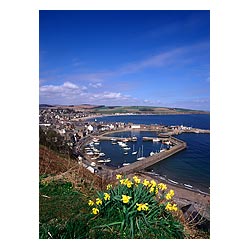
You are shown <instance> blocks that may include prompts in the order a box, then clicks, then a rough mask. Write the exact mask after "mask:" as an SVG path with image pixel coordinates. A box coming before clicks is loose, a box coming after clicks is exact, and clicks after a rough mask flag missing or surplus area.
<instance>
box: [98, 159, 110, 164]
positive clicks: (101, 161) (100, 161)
mask: <svg viewBox="0 0 250 250" xmlns="http://www.w3.org/2000/svg"><path fill="white" fill-rule="evenodd" d="M97 162H99V163H106V162H111V159H103V160H99V161H97Z"/></svg>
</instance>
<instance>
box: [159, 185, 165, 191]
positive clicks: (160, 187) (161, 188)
mask: <svg viewBox="0 0 250 250" xmlns="http://www.w3.org/2000/svg"><path fill="white" fill-rule="evenodd" d="M158 188H159V189H160V190H162V191H164V190H166V189H167V186H166V185H165V184H163V183H159V184H158Z"/></svg>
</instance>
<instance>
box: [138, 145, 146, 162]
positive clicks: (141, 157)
mask: <svg viewBox="0 0 250 250" xmlns="http://www.w3.org/2000/svg"><path fill="white" fill-rule="evenodd" d="M145 158H146V157H144V156H143V145H142V146H141V155H140V149H139V152H138V157H137V161H141V160H143V159H145Z"/></svg>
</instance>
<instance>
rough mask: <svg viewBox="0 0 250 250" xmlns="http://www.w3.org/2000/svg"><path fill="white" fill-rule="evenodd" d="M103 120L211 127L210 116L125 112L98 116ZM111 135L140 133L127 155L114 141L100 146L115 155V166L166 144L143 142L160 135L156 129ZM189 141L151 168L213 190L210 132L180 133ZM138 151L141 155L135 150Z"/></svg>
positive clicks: (173, 179) (181, 182) (178, 180)
mask: <svg viewBox="0 0 250 250" xmlns="http://www.w3.org/2000/svg"><path fill="white" fill-rule="evenodd" d="M97 121H98V122H100V121H103V122H125V123H128V122H132V123H134V124H161V125H184V126H192V127H194V128H202V129H210V115H130V116H127V115H122V116H107V117H101V118H97ZM110 136H117V137H130V136H137V137H138V141H137V142H128V143H127V144H128V146H129V147H130V150H128V154H126V155H125V154H124V150H123V149H122V148H121V147H120V146H119V145H112V144H111V141H102V142H101V143H100V145H98V148H99V149H101V151H102V152H104V153H105V155H106V156H105V157H109V158H111V165H112V166H114V167H122V164H123V163H131V162H134V161H136V158H137V157H138V156H142V155H143V156H145V157H147V156H149V154H150V152H159V150H160V149H162V148H164V146H163V145H162V144H161V143H160V142H143V141H142V137H143V136H156V133H155V132H145V131H140V132H138V131H136V132H135V131H131V132H121V133H113V134H111V135H110ZM176 137H177V138H179V139H181V140H183V141H185V142H186V143H187V149H186V150H184V151H181V152H179V153H177V154H175V155H173V156H171V157H170V158H168V159H166V160H163V161H161V162H159V163H157V164H155V165H153V166H151V167H150V168H148V169H147V171H150V172H151V173H154V174H156V175H160V176H161V177H162V178H164V179H167V180H168V181H170V182H176V183H178V185H182V186H184V187H186V188H190V189H195V190H200V191H202V192H209V187H210V134H194V133H183V134H181V135H178V136H176ZM134 151H137V154H132V152H134Z"/></svg>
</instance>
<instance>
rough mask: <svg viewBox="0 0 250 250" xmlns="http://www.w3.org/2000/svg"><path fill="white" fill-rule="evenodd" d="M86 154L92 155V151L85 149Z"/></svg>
mask: <svg viewBox="0 0 250 250" xmlns="http://www.w3.org/2000/svg"><path fill="white" fill-rule="evenodd" d="M86 154H87V155H93V154H94V153H93V152H92V151H87V152H86Z"/></svg>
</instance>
